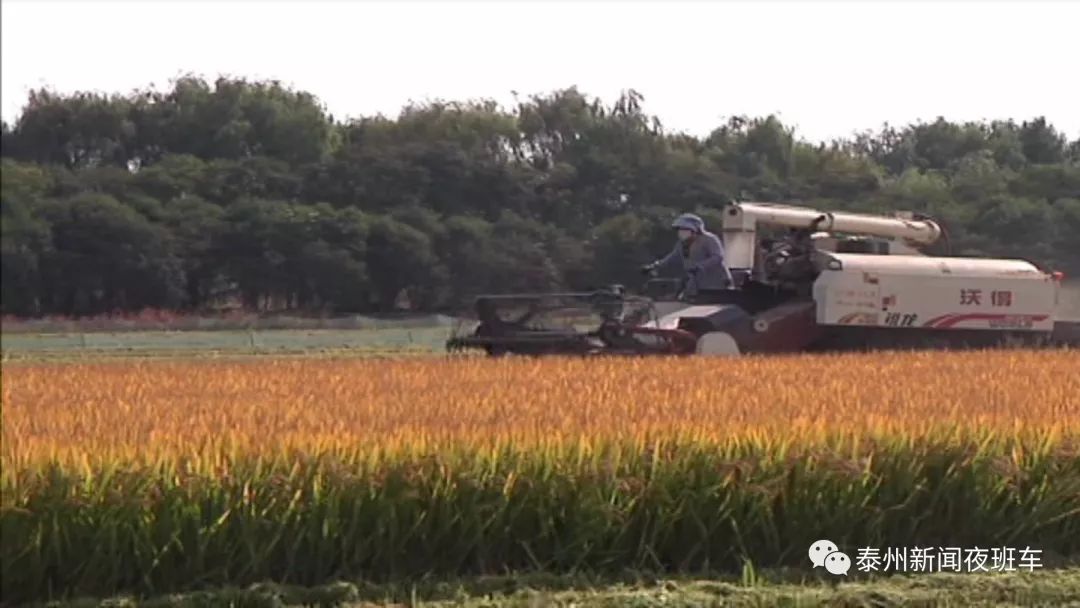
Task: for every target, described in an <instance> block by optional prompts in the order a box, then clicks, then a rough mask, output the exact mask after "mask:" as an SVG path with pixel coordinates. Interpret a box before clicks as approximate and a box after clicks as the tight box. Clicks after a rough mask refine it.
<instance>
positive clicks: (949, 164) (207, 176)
mask: <svg viewBox="0 0 1080 608" xmlns="http://www.w3.org/2000/svg"><path fill="white" fill-rule="evenodd" d="M0 126H2V129H0V136H2V141H0V149H2V155H3V164H2V189H0V190H2V192H0V211H2V214H0V215H2V221H3V226H2V236H3V243H2V252H3V259H2V263H3V277H2V307H3V312H4V313H11V314H18V315H38V314H50V313H64V314H89V313H100V312H108V311H112V310H135V309H138V308H142V307H165V308H187V309H201V308H205V307H210V306H216V305H220V304H227V303H229V302H237V303H240V304H242V305H245V306H248V307H250V308H259V309H271V308H275V309H280V308H294V309H305V310H310V311H338V312H342V311H389V310H394V309H398V308H401V307H411V308H414V309H425V310H435V309H443V308H446V307H452V308H456V307H460V306H465V305H467V304H468V303H469V300H470V298H471V297H472V296H473V295H475V294H477V293H480V292H489V291H535V290H548V289H563V288H568V289H578V288H586V287H590V286H597V285H602V284H609V283H623V284H627V285H632V286H636V285H638V284H639V282H640V281H641V277H640V276H639V275H638V274H637V268H638V266H639V265H640V264H642V263H644V262H646V261H649V260H651V259H654V258H655V257H656V256H659V255H662V254H664V253H666V252H667V251H669V250H670V248H671V247H672V244H673V241H672V238H671V233H670V231H669V230H668V227H667V226H668V223H669V222H670V221H671V218H672V217H673V216H674V215H675V214H677V213H679V212H683V211H696V212H698V213H700V214H701V215H702V216H703V217H704V218H705V219H706V221H707V223H708V224H709V226H710V227H712V228H714V229H717V230H718V229H719V223H720V215H719V210H720V208H721V207H722V206H723V205H724V204H725V203H727V202H729V201H730V200H733V199H743V200H763V201H792V202H802V203H804V204H810V205H817V206H821V207H827V208H832V209H850V210H859V211H889V210H911V211H916V212H921V213H927V214H930V215H932V216H933V217H935V218H937V219H939V220H941V221H942V222H943V223H944V225H945V226H946V227H947V229H948V240H947V245H948V247H947V248H946V247H945V246H944V245H943V246H942V247H938V248H935V252H941V251H945V250H949V251H950V252H951V253H952V254H955V255H979V256H1007V257H1021V258H1026V259H1030V260H1032V261H1034V262H1036V263H1039V264H1042V265H1044V266H1046V267H1048V268H1059V269H1064V270H1066V271H1068V272H1069V273H1077V272H1080V238H1078V237H1077V235H1078V234H1080V202H1078V201H1080V139H1077V140H1075V141H1069V140H1068V139H1067V138H1066V136H1065V134H1063V133H1061V132H1059V131H1058V130H1057V129H1055V128H1054V127H1053V126H1052V125H1051V124H1049V123H1048V122H1047V121H1046V120H1045V119H1044V118H1042V117H1033V118H1029V119H1026V120H1019V121H1018V120H1013V119H1009V120H996V121H992V122H988V123H974V122H972V123H955V122H950V121H948V120H946V119H944V118H938V119H936V120H934V121H932V122H919V123H915V124H911V125H907V126H893V125H884V126H883V127H882V128H881V129H879V130H878V131H876V132H872V131H867V132H864V133H861V134H859V135H858V136H856V137H854V138H851V139H850V140H842V141H833V142H825V143H820V144H812V143H809V142H806V141H804V140H802V139H800V138H799V137H798V136H797V134H796V132H795V130H794V129H792V128H791V127H790V126H789V125H785V124H784V123H783V122H782V121H781V120H780V119H779V118H777V117H776V116H765V117H747V116H737V117H733V118H730V119H728V120H727V121H726V122H724V123H723V124H720V125H719V126H718V127H717V128H716V129H715V130H713V132H711V133H710V134H709V135H708V136H707V137H702V138H698V137H693V136H689V135H686V134H682V133H669V132H667V131H666V130H665V129H664V127H663V125H662V124H661V123H660V122H659V121H658V120H657V119H656V118H654V117H652V116H650V115H648V114H647V113H646V112H645V111H644V99H643V97H642V96H641V95H640V94H639V93H638V92H636V91H634V90H627V91H625V92H624V93H623V94H622V95H621V96H620V97H619V98H618V99H616V100H615V101H614V102H613V103H612V104H610V105H609V104H604V103H602V102H600V101H599V100H597V99H595V98H592V97H590V96H588V95H586V94H584V93H582V92H581V91H579V90H577V89H576V88H568V89H563V90H558V91H553V92H550V93H548V94H543V95H534V96H531V97H529V98H527V99H520V100H519V101H517V102H516V104H515V105H514V106H513V107H511V108H508V109H507V108H502V107H500V106H498V105H497V104H495V103H494V102H491V101H488V100H469V101H444V100H436V101H432V102H426V103H417V104H410V105H408V106H406V107H405V108H403V109H402V111H401V112H400V114H399V115H398V116H396V117H392V118H387V117H382V116H376V117H363V118H358V119H355V120H349V121H344V122H341V121H335V120H334V118H333V117H332V116H330V115H329V114H328V113H327V112H326V111H325V110H324V109H323V107H322V106H321V104H320V103H319V101H318V100H317V99H316V98H315V97H314V96H312V95H310V94H308V93H306V92H302V91H294V90H291V89H289V88H288V87H285V86H283V85H281V84H280V83H277V82H251V81H248V80H244V79H227V78H220V79H217V80H215V81H212V82H211V81H206V80H203V79H199V78H195V77H184V78H180V79H178V80H177V81H176V82H175V83H173V84H172V86H171V87H170V88H169V89H168V90H166V91H136V92H133V93H131V94H128V95H105V94H97V93H93V94H92V93H81V92H80V93H74V94H70V95H62V94H58V93H54V92H51V91H48V90H38V91H34V92H32V93H31V94H30V95H29V98H28V101H27V103H26V105H25V107H24V109H23V112H22V114H21V115H20V116H19V117H18V119H17V120H16V121H15V122H14V123H12V124H8V123H6V122H5V123H4V124H3V125H0Z"/></svg>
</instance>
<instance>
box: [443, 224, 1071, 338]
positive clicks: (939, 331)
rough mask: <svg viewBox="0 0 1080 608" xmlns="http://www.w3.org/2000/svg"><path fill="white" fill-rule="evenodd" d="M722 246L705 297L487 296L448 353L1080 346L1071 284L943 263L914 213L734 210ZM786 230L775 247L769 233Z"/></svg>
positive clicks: (1022, 269) (652, 285)
mask: <svg viewBox="0 0 1080 608" xmlns="http://www.w3.org/2000/svg"><path fill="white" fill-rule="evenodd" d="M723 218H724V222H723V233H722V238H723V241H724V246H725V249H726V256H727V259H726V261H727V264H728V266H729V267H730V269H731V271H732V274H733V276H734V277H735V285H733V286H732V287H731V288H729V289H726V290H723V291H721V292H714V293H711V294H710V295H709V297H708V298H700V297H694V296H690V295H686V294H687V293H693V291H694V290H692V289H690V290H687V289H685V288H686V287H688V285H687V284H686V283H685V281H682V280H675V281H660V280H652V281H649V282H647V283H646V289H645V293H644V294H641V295H633V294H629V293H627V292H626V290H625V289H623V288H622V287H621V286H612V287H610V288H608V289H602V290H597V291H592V292H584V293H551V294H516V295H486V296H480V297H479V298H477V300H476V314H477V320H478V321H479V323H478V325H477V327H476V328H475V330H473V331H471V332H468V333H465V334H460V333H459V334H457V335H455V336H453V337H452V338H451V339H450V340H449V341H448V342H447V348H448V350H450V351H456V350H461V349H469V348H479V349H483V350H484V351H486V352H487V353H489V354H491V355H502V354H529V355H542V354H631V355H645V354H660V355H689V354H707V355H739V354H746V353H770V352H801V351H811V350H866V349H884V348H927V347H931V348H933V347H937V348H965V347H986V346H995V345H1002V344H1016V345H1068V346H1080V323H1078V322H1076V321H1075V320H1073V321H1066V320H1062V319H1058V318H1057V311H1058V298H1059V297H1060V296H1059V293H1060V291H1061V280H1062V275H1061V274H1060V273H1050V272H1045V271H1043V270H1041V269H1039V268H1038V267H1036V266H1035V265H1034V264H1032V263H1030V262H1027V261H1023V260H1007V259H980V258H960V257H936V256H929V255H925V253H924V250H925V249H926V248H927V247H929V246H930V245H933V244H934V243H935V242H937V241H938V240H940V239H941V238H942V237H943V236H944V232H943V230H942V229H941V227H940V226H939V225H938V224H937V223H936V222H934V221H933V220H931V219H928V218H925V217H916V216H913V215H910V214H908V215H906V216H905V215H903V214H897V215H896V216H893V217H889V216H881V215H867V214H856V213H833V212H822V211H818V210H815V209H810V208H806V207H798V206H791V205H778V204H770V203H732V204H731V205H729V206H727V207H726V208H725V209H724V212H723ZM770 228H771V229H774V230H775V229H780V230H785V232H784V233H783V234H781V235H780V236H778V237H773V238H766V237H765V236H764V235H762V234H761V233H760V232H761V230H762V229H770Z"/></svg>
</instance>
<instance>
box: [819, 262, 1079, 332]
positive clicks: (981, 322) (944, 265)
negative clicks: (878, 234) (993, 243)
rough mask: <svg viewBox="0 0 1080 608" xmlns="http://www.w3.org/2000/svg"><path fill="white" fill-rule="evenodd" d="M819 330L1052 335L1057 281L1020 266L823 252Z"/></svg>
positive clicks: (1030, 268) (1001, 263)
mask: <svg viewBox="0 0 1080 608" xmlns="http://www.w3.org/2000/svg"><path fill="white" fill-rule="evenodd" d="M819 255H820V260H819V264H821V266H822V273H821V274H820V275H819V276H818V278H817V280H816V281H815V282H814V290H813V296H814V301H815V304H816V316H817V322H818V323H819V324H821V325H846V326H852V325H858V326H870V327H891V328H902V329H911V328H920V329H935V330H950V329H981V330H997V331H1025V330H1026V331H1037V332H1050V331H1052V330H1053V329H1054V311H1055V308H1056V301H1057V289H1058V283H1057V282H1056V281H1055V280H1054V279H1053V277H1051V276H1050V275H1049V274H1046V273H1044V272H1042V271H1040V270H1039V269H1038V268H1037V267H1035V266H1034V265H1032V264H1030V263H1028V262H1025V261H1022V260H992V259H969V258H942V257H920V256H884V255H864V254H840V253H819Z"/></svg>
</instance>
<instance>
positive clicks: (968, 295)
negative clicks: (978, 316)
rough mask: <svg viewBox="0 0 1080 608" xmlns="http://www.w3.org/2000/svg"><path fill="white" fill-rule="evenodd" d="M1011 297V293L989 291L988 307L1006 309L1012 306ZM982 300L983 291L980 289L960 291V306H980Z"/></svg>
mask: <svg viewBox="0 0 1080 608" xmlns="http://www.w3.org/2000/svg"><path fill="white" fill-rule="evenodd" d="M1012 295H1013V294H1012V292H1011V291H991V292H990V305H991V306H995V307H999V308H1008V307H1010V306H1012ZM982 300H983V290H981V289H961V290H960V305H961V306H982Z"/></svg>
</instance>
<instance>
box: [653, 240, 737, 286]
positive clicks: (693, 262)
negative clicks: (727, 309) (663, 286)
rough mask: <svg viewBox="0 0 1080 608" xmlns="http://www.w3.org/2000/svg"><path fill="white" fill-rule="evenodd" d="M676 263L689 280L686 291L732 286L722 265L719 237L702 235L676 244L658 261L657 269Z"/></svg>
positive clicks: (722, 254)
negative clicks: (691, 274) (689, 277)
mask: <svg viewBox="0 0 1080 608" xmlns="http://www.w3.org/2000/svg"><path fill="white" fill-rule="evenodd" d="M676 262H678V263H680V267H681V269H682V271H683V272H685V273H687V274H690V273H691V271H694V270H696V271H697V272H696V274H695V275H693V276H692V278H691V280H690V282H689V284H688V287H689V290H690V291H691V292H693V291H696V290H697V289H728V288H730V287H731V286H732V285H734V280H733V279H732V277H731V270H729V269H728V267H727V264H725V263H724V244H723V242H721V241H720V237H718V236H716V235H715V234H713V233H711V232H708V231H706V232H702V233H700V234H697V235H695V236H694V238H693V240H691V241H690V242H689V243H684V242H683V241H679V242H678V243H676V244H675V249H673V250H672V251H671V253H669V254H667V255H666V256H664V257H663V258H661V259H660V260H657V265H658V267H660V268H663V267H666V266H671V265H674V264H675V263H676Z"/></svg>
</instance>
